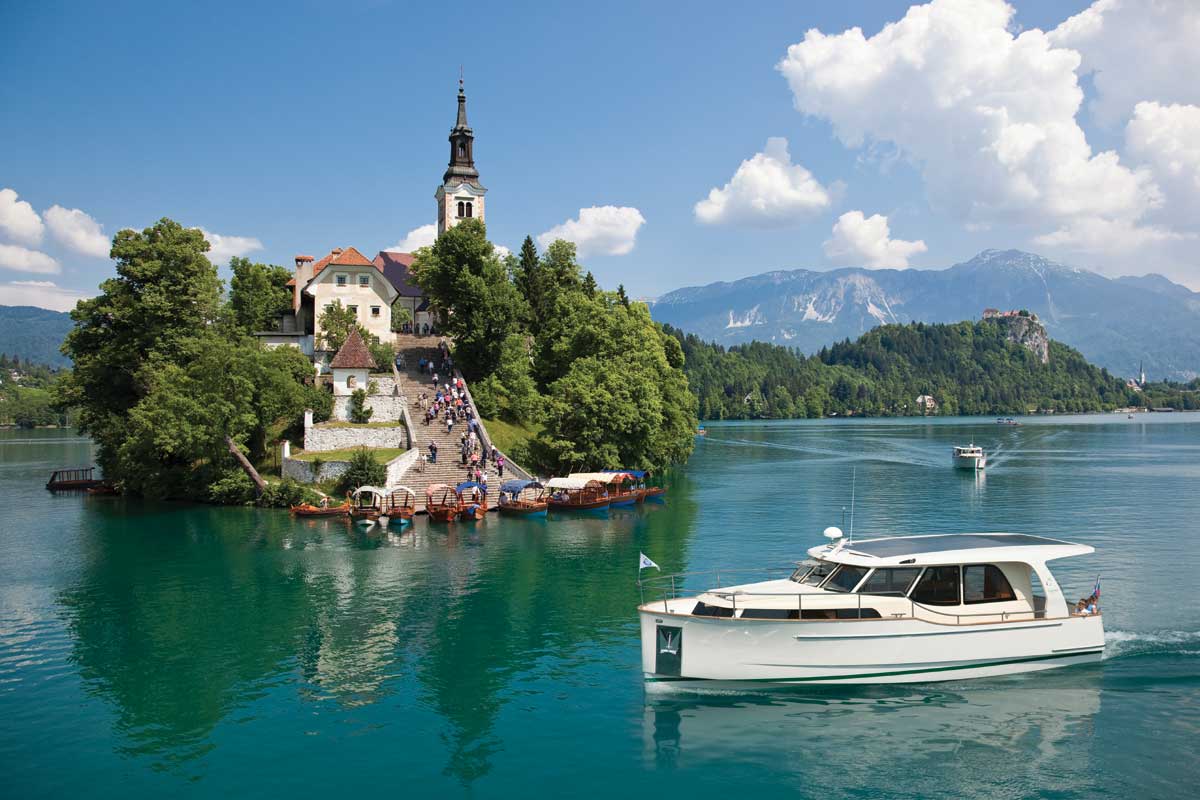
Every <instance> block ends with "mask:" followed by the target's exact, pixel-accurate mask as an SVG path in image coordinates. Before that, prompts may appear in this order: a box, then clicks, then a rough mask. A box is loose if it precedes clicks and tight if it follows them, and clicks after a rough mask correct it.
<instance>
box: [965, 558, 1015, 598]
mask: <svg viewBox="0 0 1200 800" xmlns="http://www.w3.org/2000/svg"><path fill="white" fill-rule="evenodd" d="M971 567H983V568H984V579H985V580H986V579H987V568H988V567H991V568H992V569H994V570H996V571H997V572H999V573H1000V577H1001V578H1003V579H1004V584H1005V585H1006V586H1008V591H1009V594H1011V595H1012V597H1008V598H1005V599H991V600H989V599H984V600H968V599H967V570H968V569H970V568H971ZM1030 571H1031V572H1032V570H1030ZM958 583H959V597H960V598H962V604H963V605H964V606H977V605H983V604H986V603H1015V602H1017V600H1018V599H1019V598H1018V596H1017V590H1016V589H1014V588H1013V585H1012V581H1010V580H1009V579H1008V575H1006V574H1004V570H1002V569H1001V568H1000V566H999V565H997V564H987V563H978V564H963V565H961V567H960V569H959V573H958ZM1030 585H1032V580H1031V581H1030Z"/></svg>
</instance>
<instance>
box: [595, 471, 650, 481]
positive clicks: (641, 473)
mask: <svg viewBox="0 0 1200 800" xmlns="http://www.w3.org/2000/svg"><path fill="white" fill-rule="evenodd" d="M600 471H601V472H604V473H606V474H608V475H616V474H617V473H618V472H624V473H625V474H626V475H632V476H633V477H635V478H637V479H638V480H639V481H640V480H642V479H643V478H645V477H646V476H647V475H649V474H650V471H649V470H645V469H602V470H600Z"/></svg>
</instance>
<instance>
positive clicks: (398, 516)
mask: <svg viewBox="0 0 1200 800" xmlns="http://www.w3.org/2000/svg"><path fill="white" fill-rule="evenodd" d="M416 512H417V493H416V492H414V491H413V490H412V489H410V488H408V487H407V486H397V487H396V488H394V489H392V490H391V491H390V492H388V496H387V499H386V500H385V502H384V513H386V514H387V517H388V519H392V520H400V524H401V525H405V524H407V523H409V522H412V518H413V514H415V513H416Z"/></svg>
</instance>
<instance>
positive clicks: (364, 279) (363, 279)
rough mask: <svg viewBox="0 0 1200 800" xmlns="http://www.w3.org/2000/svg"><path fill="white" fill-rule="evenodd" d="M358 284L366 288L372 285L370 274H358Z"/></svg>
mask: <svg viewBox="0 0 1200 800" xmlns="http://www.w3.org/2000/svg"><path fill="white" fill-rule="evenodd" d="M358 285H359V286H362V287H364V288H366V287H367V286H370V285H371V276H370V275H359V276H358Z"/></svg>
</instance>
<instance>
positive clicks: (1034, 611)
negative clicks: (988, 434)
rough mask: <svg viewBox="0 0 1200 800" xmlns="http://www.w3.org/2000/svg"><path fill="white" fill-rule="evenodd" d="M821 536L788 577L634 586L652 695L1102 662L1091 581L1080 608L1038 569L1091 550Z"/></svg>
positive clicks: (834, 532) (973, 536)
mask: <svg viewBox="0 0 1200 800" xmlns="http://www.w3.org/2000/svg"><path fill="white" fill-rule="evenodd" d="M825 536H826V537H828V538H829V539H831V540H832V541H831V542H830V543H829V544H826V545H819V546H817V547H813V548H811V549H810V550H809V551H808V556H809V560H807V561H805V562H802V563H800V564H799V565H798V566H797V568H795V569H794V570H792V571H791V574H790V576H789V575H788V573H787V572H783V573H780V574H779V575H778V577H776V578H775V579H773V580H766V581H760V582H753V583H740V584H738V585H734V586H730V585H724V586H722V584H721V583H720V577H719V574H720V573H716V574H717V575H718V577H716V581H717V583H716V584H710V585H715V586H717V587H720V588H712V589H707V590H705V591H700V592H699V593H695V592H692V593H689V592H687V591H685V590H684V589H683V588H681V587H684V586H685V583H688V582H691V581H692V580H694V579H695V576H696V575H697V573H691V575H692V576H693V577H691V578H689V577H688V576H687V575H664V576H661V577H659V576H657V575H656V576H653V577H650V578H647V579H643V580H640V581H639V587H640V589H641V592H642V605H640V606H639V607H638V616H639V617H640V620H641V642H642V672H643V674H644V676H645V680H646V684H647V685H646V688H647V689H654V690H663V689H665V688H668V687H678V688H683V689H687V688H695V687H712V688H731V689H741V688H763V687H769V686H771V685H789V686H794V685H804V684H826V683H841V684H850V683H857V684H862V683H926V682H930V681H946V680H961V679H965V678H987V677H994V676H998V675H1013V674H1016V673H1022V672H1035V671H1038V670H1045V669H1053V668H1055V667H1064V666H1068V665H1072V664H1085V663H1091V662H1096V661H1099V660H1100V659H1101V658H1103V656H1104V623H1103V620H1102V618H1101V616H1100V581H1099V579H1097V580H1096V585H1095V587H1094V589H1093V591H1092V593H1091V595H1090V596H1089V597H1086V598H1084V599H1083V600H1080V601H1078V603H1076V602H1074V601H1071V600H1068V598H1067V597H1066V596H1064V593H1063V589H1062V588H1061V587H1060V586H1059V584H1058V582H1057V581H1056V580H1055V579H1054V577H1053V576H1052V575H1051V573H1050V571H1049V569H1047V567H1046V565H1047V564H1048V563H1049V562H1050V561H1053V560H1055V559H1060V558H1068V557H1072V556H1081V555H1086V554H1088V553H1092V552H1095V551H1094V548H1092V547H1091V546H1089V545H1084V544H1074V543H1071V542H1064V541H1060V540H1058V539H1048V538H1045V537H1041V536H1030V535H1027V534H1020V533H960V534H954V533H951V534H930V535H924V536H892V537H886V538H876V539H863V540H858V539H855V540H854V541H853V543H850V542H848V541H847V540H846V539H843V538H842V532H841V531H840V530H838V529H837V528H827V529H826V531H825ZM643 558H645V557H644V556H643ZM723 571H724V572H726V573H728V571H727V570H723ZM647 592H650V593H651V596H650V597H647V596H646V593H647ZM1015 691H1020V690H1019V689H1017V690H1015Z"/></svg>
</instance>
